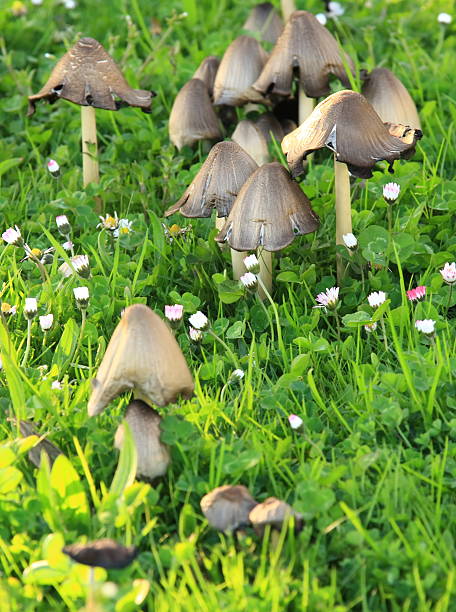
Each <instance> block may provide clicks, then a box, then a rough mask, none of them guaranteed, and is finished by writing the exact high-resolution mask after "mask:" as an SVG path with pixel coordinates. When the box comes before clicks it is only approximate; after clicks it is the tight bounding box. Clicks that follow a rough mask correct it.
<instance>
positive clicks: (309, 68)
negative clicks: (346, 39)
mask: <svg viewBox="0 0 456 612" xmlns="http://www.w3.org/2000/svg"><path fill="white" fill-rule="evenodd" d="M345 63H346V64H347V65H348V66H349V67H350V69H351V70H354V66H353V62H352V61H351V59H350V58H349V57H348V56H347V55H345ZM296 68H298V69H299V82H300V84H301V87H302V88H303V89H304V91H305V93H306V95H307V96H309V97H310V98H319V97H320V96H325V95H327V94H328V93H329V75H330V74H333V75H334V76H336V77H337V78H338V79H340V81H342V83H343V84H344V85H345V87H349V86H350V80H349V78H348V76H347V73H346V71H345V67H344V63H343V61H342V58H341V50H340V48H339V44H338V43H337V41H336V39H335V38H334V37H333V36H332V34H331V33H330V32H329V31H328V30H327V29H326V28H325V27H324V26H322V25H321V23H319V21H318V20H317V19H316V18H315V16H314V15H312V13H309V12H307V11H295V12H294V13H292V14H291V16H290V18H289V19H288V21H287V23H286V24H285V27H284V29H283V32H282V34H281V35H280V36H279V39H278V40H277V43H276V45H275V47H274V49H273V50H272V52H271V55H270V56H269V59H268V61H267V62H266V65H265V67H264V68H263V71H262V73H261V74H260V76H259V77H258V79H257V80H256V81H255V83H254V84H253V86H252V87H253V89H254V90H256V91H258V92H260V93H262V94H268V95H269V94H271V95H272V96H290V95H291V93H292V91H291V87H292V81H293V72H294V70H295V69H296Z"/></svg>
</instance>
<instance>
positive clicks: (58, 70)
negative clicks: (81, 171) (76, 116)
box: [28, 38, 155, 115]
mask: <svg viewBox="0 0 456 612" xmlns="http://www.w3.org/2000/svg"><path fill="white" fill-rule="evenodd" d="M154 95H155V93H153V92H151V91H145V90H143V89H132V88H131V87H130V86H129V85H128V83H127V81H126V80H125V78H124V76H123V75H122V73H121V72H120V70H119V68H118V67H117V65H116V63H115V62H114V60H113V59H112V57H111V56H110V55H109V53H107V52H106V50H105V49H104V48H103V47H102V45H101V44H100V43H99V42H98V41H96V40H95V39H94V38H81V39H80V40H78V42H77V43H76V44H75V45H74V46H73V47H72V48H71V49H70V50H69V51H68V52H67V53H65V55H64V56H63V57H62V58H61V59H60V60H59V61H58V63H57V65H56V66H55V68H54V70H53V71H52V72H51V76H50V77H49V79H48V81H47V83H46V85H45V86H44V87H43V88H42V89H41V90H40V91H39V92H38V93H37V94H34V95H32V96H29V98H28V99H29V109H28V114H29V115H33V113H34V112H35V103H36V101H37V100H41V99H42V98H44V99H46V100H47V101H48V102H50V103H51V104H52V103H53V102H55V101H56V100H57V99H58V98H63V99H64V100H69V101H70V102H74V103H75V104H79V105H80V106H94V107H96V108H104V109H106V110H113V111H115V110H119V108H121V106H125V105H129V106H138V107H139V108H141V109H142V110H143V111H144V112H146V113H148V112H150V105H151V101H152V96H154ZM115 98H120V100H121V101H122V102H118V101H117V100H116V99H115Z"/></svg>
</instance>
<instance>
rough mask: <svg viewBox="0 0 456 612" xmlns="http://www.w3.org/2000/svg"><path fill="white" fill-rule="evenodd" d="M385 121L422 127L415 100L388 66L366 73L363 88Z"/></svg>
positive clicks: (363, 91)
mask: <svg viewBox="0 0 456 612" xmlns="http://www.w3.org/2000/svg"><path fill="white" fill-rule="evenodd" d="M361 93H362V94H363V95H364V97H365V98H366V99H367V100H368V101H369V102H370V103H371V104H372V106H373V107H374V109H375V111H376V113H377V114H378V116H379V117H380V119H381V120H382V121H384V122H385V123H392V124H402V125H406V126H410V127H411V128H414V129H421V124H420V118H419V116H418V111H417V110H416V106H415V102H414V101H413V100H412V97H411V96H410V94H409V92H408V91H407V89H406V88H405V86H404V85H403V84H402V83H401V81H400V80H399V79H398V78H397V76H396V75H395V74H393V73H392V72H391V70H388V69H387V68H375V69H374V70H372V72H371V73H369V74H366V75H364V83H363V87H362V90H361Z"/></svg>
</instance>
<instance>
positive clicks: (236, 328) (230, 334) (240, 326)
mask: <svg viewBox="0 0 456 612" xmlns="http://www.w3.org/2000/svg"><path fill="white" fill-rule="evenodd" d="M244 332H245V321H236V322H235V323H233V325H232V326H231V327H230V328H229V329H228V330H227V332H226V337H227V338H228V339H229V340H235V339H236V338H242V337H243V335H244Z"/></svg>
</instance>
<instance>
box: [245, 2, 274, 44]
mask: <svg viewBox="0 0 456 612" xmlns="http://www.w3.org/2000/svg"><path fill="white" fill-rule="evenodd" d="M242 29H243V30H250V31H251V32H258V33H259V34H260V36H261V38H262V39H263V40H265V41H266V42H270V43H275V42H276V40H277V38H278V37H279V36H280V33H281V32H282V29H283V22H282V20H281V19H280V17H279V15H278V13H277V12H276V10H275V8H274V6H273V5H272V4H271V3H270V2H261V3H260V4H256V5H255V6H254V7H253V8H252V10H251V11H250V14H249V16H248V17H247V20H246V21H245V23H244V25H243V26H242Z"/></svg>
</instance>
